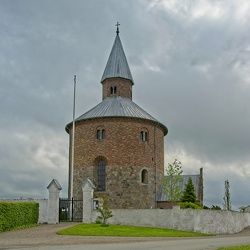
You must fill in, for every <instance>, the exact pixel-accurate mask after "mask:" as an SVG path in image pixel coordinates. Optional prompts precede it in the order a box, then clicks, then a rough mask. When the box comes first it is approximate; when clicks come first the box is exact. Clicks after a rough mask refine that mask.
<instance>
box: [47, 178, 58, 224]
mask: <svg viewBox="0 0 250 250" xmlns="http://www.w3.org/2000/svg"><path fill="white" fill-rule="evenodd" d="M47 189H48V190H49V204H48V224H57V223H59V197H60V191H61V190H62V187H61V185H60V184H59V182H58V181H57V180H56V179H53V180H52V181H51V182H50V184H49V185H48V187H47Z"/></svg>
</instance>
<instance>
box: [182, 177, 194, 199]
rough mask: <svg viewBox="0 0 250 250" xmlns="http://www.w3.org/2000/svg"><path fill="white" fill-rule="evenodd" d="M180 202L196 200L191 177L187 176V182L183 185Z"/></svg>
mask: <svg viewBox="0 0 250 250" xmlns="http://www.w3.org/2000/svg"><path fill="white" fill-rule="evenodd" d="M181 201H182V202H192V203H195V202H196V194H195V190H194V184H193V181H192V178H191V177H189V179H188V182H187V184H186V185H185V190H184V192H183V195H182V197H181Z"/></svg>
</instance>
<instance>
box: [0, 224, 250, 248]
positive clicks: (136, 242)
mask: <svg viewBox="0 0 250 250" xmlns="http://www.w3.org/2000/svg"><path fill="white" fill-rule="evenodd" d="M76 224H78V223H60V224H56V225H40V226H37V227H32V228H26V229H20V230H16V231H10V232H3V233H0V249H22V250H25V249H29V250H30V249H36V250H45V249H48V250H49V249H53V250H59V249H60V250H64V249H65V250H66V249H67V250H68V249H74V250H78V249H79V250H80V249H83V250H85V249H90V250H97V249H102V250H105V249H110V250H112V249H114V250H115V249H119V250H126V249H130V250H131V249H158V250H161V249H178V250H189V249H190V250H195V249H201V250H205V249H215V248H217V247H220V246H230V245H240V244H250V228H247V229H245V230H244V231H242V232H241V233H239V234H233V235H221V236H214V237H199V238H165V237H157V238H155V237H153V238H152V237H134V238H132V237H83V236H64V235H57V234H56V232H57V231H59V230H61V229H64V228H67V227H71V226H73V225H76Z"/></svg>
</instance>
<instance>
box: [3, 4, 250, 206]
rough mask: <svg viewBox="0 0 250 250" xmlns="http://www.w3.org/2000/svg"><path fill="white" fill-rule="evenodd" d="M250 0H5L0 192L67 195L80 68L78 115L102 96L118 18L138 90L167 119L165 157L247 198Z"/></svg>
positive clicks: (213, 198) (207, 191) (217, 199)
mask: <svg viewBox="0 0 250 250" xmlns="http://www.w3.org/2000/svg"><path fill="white" fill-rule="evenodd" d="M249 13H250V2H249V1H248V0H220V1H212V0H185V1H178V0H137V1H135V0H126V1H122V0H105V1H103V0H92V1H87V0H86V1H84V0H32V1H31V0H12V1H9V0H1V1H0V34H1V39H0V53H1V54H0V114H1V120H0V121H1V122H0V138H1V140H0V159H1V160H0V198H19V197H26V198H27V197H37V198H42V197H47V196H48V192H47V189H46V187H47V185H48V184H49V182H50V181H51V180H52V179H53V178H56V179H57V180H58V181H59V182H60V184H61V185H62V187H63V190H62V196H64V197H65V196H66V195H67V181H68V148H69V143H68V134H67V133H66V132H65V125H66V124H67V123H68V122H70V121H71V120H72V106H73V76H74V75H77V93H76V116H79V115H81V114H83V113H85V112H86V111H88V110H89V109H90V108H92V107H93V106H95V105H96V104H98V103H99V102H101V97H102V93H101V91H102V88H101V87H102V86H101V84H100V79H101V76H102V74H103V71H104V68H105V65H106V62H107V59H108V56H109V53H110V50H111V47H112V45H113V42H114V39H115V35H116V34H115V24H116V22H117V21H119V22H120V23H121V26H120V37H121V40H122V43H123V48H124V50H125V53H126V56H127V59H128V62H129V65H130V70H131V72H132V75H133V78H134V81H135V85H134V87H133V101H134V102H135V103H137V104H138V105H139V106H141V107H142V108H143V109H145V110H146V111H147V112H149V113H150V114H151V115H153V116H154V117H155V118H156V119H158V120H159V121H160V122H162V123H163V124H165V125H166V126H167V127H168V129H169V133H168V135H167V136H166V137H165V165H166V166H167V164H168V163H170V162H173V161H174V159H175V158H177V159H178V160H180V161H181V162H182V167H183V170H184V173H185V174H197V173H199V168H200V167H203V169H204V203H205V205H207V206H211V205H219V206H221V207H222V204H223V196H224V181H225V180H227V179H228V180H229V182H230V193H231V202H232V205H233V208H234V209H238V207H239V206H243V205H250V198H249V193H250V183H249V178H250V108H249V104H250V32H249V30H250V14H249Z"/></svg>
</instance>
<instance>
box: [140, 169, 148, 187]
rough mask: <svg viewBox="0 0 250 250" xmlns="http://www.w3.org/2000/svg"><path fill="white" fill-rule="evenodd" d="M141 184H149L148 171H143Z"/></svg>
mask: <svg viewBox="0 0 250 250" xmlns="http://www.w3.org/2000/svg"><path fill="white" fill-rule="evenodd" d="M141 183H143V184H148V170H147V169H143V170H142V171H141Z"/></svg>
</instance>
